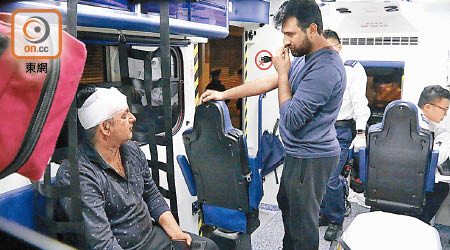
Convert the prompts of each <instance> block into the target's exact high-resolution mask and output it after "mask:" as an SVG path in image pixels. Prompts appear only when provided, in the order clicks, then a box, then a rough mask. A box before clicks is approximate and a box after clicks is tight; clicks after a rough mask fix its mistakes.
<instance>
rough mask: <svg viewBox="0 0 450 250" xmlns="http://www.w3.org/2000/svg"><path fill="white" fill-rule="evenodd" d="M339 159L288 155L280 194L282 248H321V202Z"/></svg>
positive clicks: (337, 157) (302, 249) (336, 157)
mask: <svg viewBox="0 0 450 250" xmlns="http://www.w3.org/2000/svg"><path fill="white" fill-rule="evenodd" d="M338 159H339V156H335V157H327V158H313V159H305V158H294V157H292V156H289V155H286V159H285V162H284V167H283V175H282V176H281V183H280V189H279V191H278V195H277V201H278V206H279V207H280V209H281V212H282V217H283V225H284V238H283V249H301V250H310V249H311V250H312V249H314V250H317V249H318V248H319V208H320V203H321V201H322V197H323V195H324V194H325V188H326V185H327V182H328V179H329V178H330V175H331V172H332V171H333V169H334V167H335V166H336V164H337V162H338Z"/></svg>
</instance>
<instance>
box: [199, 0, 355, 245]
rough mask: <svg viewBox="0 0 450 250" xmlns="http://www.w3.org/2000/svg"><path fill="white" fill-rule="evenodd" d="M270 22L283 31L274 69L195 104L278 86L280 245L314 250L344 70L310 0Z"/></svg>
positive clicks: (334, 157) (334, 154)
mask: <svg viewBox="0 0 450 250" xmlns="http://www.w3.org/2000/svg"><path fill="white" fill-rule="evenodd" d="M274 23H275V27H276V28H278V27H280V26H282V28H281V32H282V33H283V45H282V47H281V48H279V49H278V51H277V52H276V53H275V56H274V58H273V64H274V66H275V69H276V73H275V74H273V75H271V76H267V77H264V78H260V79H257V80H254V81H250V82H247V83H245V84H243V85H240V86H237V87H234V88H231V89H228V90H226V91H224V92H219V91H212V90H207V91H206V92H205V93H203V94H202V95H201V96H200V98H199V102H198V104H201V103H203V102H207V101H210V100H226V99H237V98H242V97H246V96H254V95H259V94H262V93H266V92H268V91H270V90H273V89H275V88H278V102H279V107H280V135H281V138H282V140H283V144H284V147H285V149H286V158H285V163H284V168H283V174H282V177H281V182H280V189H279V192H278V195H277V201H278V206H279V207H280V209H281V212H282V217H283V225H284V238H283V249H302V250H313V249H314V250H316V249H318V248H319V208H320V202H321V201H322V197H323V195H324V194H325V189H326V186H327V182H328V180H329V178H330V176H331V173H332V172H333V169H334V168H335V166H336V164H337V162H338V160H339V152H340V147H339V143H338V141H337V139H336V130H335V128H334V123H335V122H336V118H337V115H338V111H339V107H340V106H341V103H342V96H343V94H344V90H345V84H346V75H345V69H344V64H343V63H342V60H341V58H340V56H339V54H338V53H337V52H336V51H335V50H334V49H332V48H331V47H330V46H329V45H328V42H327V41H326V39H325V38H324V37H323V36H322V33H323V24H322V14H321V12H320V9H319V6H318V5H317V3H316V2H315V1H314V0H301V1H300V0H289V1H286V2H284V3H283V4H282V5H281V7H280V9H279V10H278V12H277V13H276V15H275V17H274ZM289 52H291V53H292V55H293V56H294V60H293V61H292V63H291V58H290V53H289Z"/></svg>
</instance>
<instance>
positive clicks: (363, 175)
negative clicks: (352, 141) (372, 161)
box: [358, 147, 367, 182]
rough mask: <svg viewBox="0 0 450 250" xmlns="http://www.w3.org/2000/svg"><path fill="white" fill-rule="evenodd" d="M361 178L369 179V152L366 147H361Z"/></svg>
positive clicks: (364, 180)
mask: <svg viewBox="0 0 450 250" xmlns="http://www.w3.org/2000/svg"><path fill="white" fill-rule="evenodd" d="M358 152H359V179H360V180H361V181H362V182H366V180H367V154H366V148H365V147H363V148H359V151H358Z"/></svg>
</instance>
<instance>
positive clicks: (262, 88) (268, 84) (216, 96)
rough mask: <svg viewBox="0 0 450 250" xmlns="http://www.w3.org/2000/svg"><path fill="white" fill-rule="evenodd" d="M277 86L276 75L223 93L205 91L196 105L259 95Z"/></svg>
mask: <svg viewBox="0 0 450 250" xmlns="http://www.w3.org/2000/svg"><path fill="white" fill-rule="evenodd" d="M277 86H278V74H273V75H270V76H266V77H262V78H259V79H256V80H254V81H250V82H247V83H245V84H242V85H239V86H237V87H234V88H231V89H228V90H226V91H224V92H219V91H214V90H207V91H205V92H204V93H203V94H202V95H201V96H200V98H199V99H198V103H197V105H200V104H202V103H204V102H207V101H211V100H227V99H238V98H242V97H247V96H254V95H260V94H263V93H266V92H268V91H270V90H272V89H275V88H276V87H277Z"/></svg>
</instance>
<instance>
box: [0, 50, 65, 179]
mask: <svg viewBox="0 0 450 250" xmlns="http://www.w3.org/2000/svg"><path fill="white" fill-rule="evenodd" d="M60 67H61V60H60V58H57V59H53V60H50V61H49V67H48V69H47V70H48V72H47V76H46V77H45V81H44V85H43V87H42V91H41V96H40V97H39V101H38V103H37V105H36V109H35V110H34V113H33V116H32V118H31V121H30V125H29V126H28V129H27V132H26V134H25V137H24V139H23V141H22V145H21V146H20V148H19V151H18V153H17V155H16V156H15V157H14V160H13V161H12V162H11V163H10V164H9V165H8V166H7V167H6V168H5V169H3V171H1V172H0V179H1V178H3V177H6V176H8V175H10V174H12V173H14V172H16V171H17V170H19V169H20V167H22V166H23V165H24V164H25V163H26V162H27V161H28V159H29V158H30V156H31V154H32V153H33V151H34V148H35V147H36V144H37V142H38V141H39V138H40V136H41V133H42V130H43V128H44V124H45V122H46V120H47V116H48V113H49V112H50V108H51V106H52V103H53V99H54V98H55V93H56V87H57V86H58V81H59V73H60V72H59V71H60Z"/></svg>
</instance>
